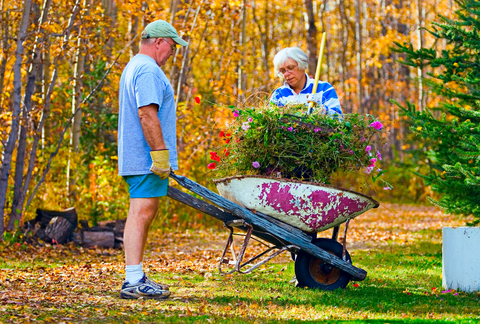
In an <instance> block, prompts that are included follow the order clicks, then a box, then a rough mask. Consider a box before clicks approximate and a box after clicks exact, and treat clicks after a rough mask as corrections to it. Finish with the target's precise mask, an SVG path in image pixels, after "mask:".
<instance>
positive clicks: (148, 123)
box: [118, 20, 188, 299]
mask: <svg viewBox="0 0 480 324" xmlns="http://www.w3.org/2000/svg"><path fill="white" fill-rule="evenodd" d="M177 44H178V45H181V46H186V45H187V44H188V43H187V42H185V41H184V40H182V39H181V38H180V37H179V36H178V33H177V31H176V30H175V28H174V27H173V26H172V25H170V24H169V23H167V22H165V21H163V20H157V21H155V22H152V23H151V24H149V25H147V26H146V27H145V30H144V31H143V32H142V40H141V44H140V51H139V53H138V54H137V55H135V56H134V57H133V58H132V59H131V60H130V62H129V63H128V64H127V66H126V67H125V69H124V71H123V73H122V77H121V79H120V89H119V95H120V100H119V101H120V107H119V120H118V169H119V174H120V175H121V176H123V177H124V179H125V181H126V182H127V184H128V186H129V193H130V208H129V211H128V217H127V223H126V225H125V232H124V233H125V234H124V247H125V264H126V266H125V277H126V278H125V281H124V283H123V286H122V289H121V292H120V297H121V298H128V299H135V298H140V297H143V298H154V299H165V298H168V296H169V295H170V291H169V288H168V286H166V285H163V284H159V283H156V282H153V281H151V280H149V279H148V278H147V277H146V275H145V273H144V272H143V268H142V261H143V253H144V250H145V243H146V241H147V234H148V229H149V227H150V225H151V223H152V221H153V219H154V218H155V215H156V214H157V211H158V206H159V199H158V197H161V196H165V195H166V194H167V188H168V176H169V174H170V169H171V168H172V169H174V170H176V169H178V166H177V149H176V141H177V139H176V108H175V100H174V94H173V89H172V86H171V85H170V82H169V81H168V79H167V77H166V76H165V73H164V72H163V71H162V69H161V68H160V67H161V66H163V65H164V64H165V62H166V61H167V60H168V59H169V58H170V56H171V55H172V54H173V53H174V51H175V47H176V45H177Z"/></svg>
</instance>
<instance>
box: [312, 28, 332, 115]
mask: <svg viewBox="0 0 480 324" xmlns="http://www.w3.org/2000/svg"><path fill="white" fill-rule="evenodd" d="M326 40H327V33H323V34H322V42H321V43H320V54H319V55H318V62H317V71H316V72H315V83H314V84H313V90H312V95H314V94H316V93H317V86H318V79H320V70H321V66H322V59H323V52H324V50H325V41H326ZM313 104H314V102H313V101H310V102H309V104H308V114H309V115H310V114H311V113H312V109H313Z"/></svg>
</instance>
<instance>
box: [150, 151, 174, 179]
mask: <svg viewBox="0 0 480 324" xmlns="http://www.w3.org/2000/svg"><path fill="white" fill-rule="evenodd" d="M150 156H151V157H152V166H151V167H150V171H152V172H153V173H155V174H156V175H158V176H159V177H160V179H162V180H164V179H167V178H168V176H169V175H170V168H171V166H170V155H169V154H168V150H159V151H150Z"/></svg>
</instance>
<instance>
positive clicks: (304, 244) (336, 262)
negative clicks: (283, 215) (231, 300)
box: [170, 173, 367, 280]
mask: <svg viewBox="0 0 480 324" xmlns="http://www.w3.org/2000/svg"><path fill="white" fill-rule="evenodd" d="M170 177H171V178H172V179H174V180H175V181H177V182H178V183H179V184H180V185H181V186H182V187H184V188H186V189H188V190H190V191H192V192H194V193H196V194H198V195H200V196H202V197H203V198H205V199H208V200H210V201H211V202H213V203H214V204H215V205H217V206H219V207H221V208H224V209H226V210H228V211H230V212H231V213H232V214H234V215H236V216H238V217H240V218H243V219H245V220H246V221H247V222H249V223H250V224H252V225H256V226H259V227H260V228H262V229H263V230H265V231H267V232H269V233H271V234H273V235H275V236H276V237H279V238H281V239H282V240H285V241H288V242H290V243H291V244H294V245H296V246H298V247H300V248H301V249H302V250H303V251H305V252H307V253H308V254H310V255H313V256H315V257H317V258H319V259H321V260H323V261H324V262H327V263H329V264H331V265H333V266H334V267H336V268H338V269H340V270H343V271H345V272H347V273H349V274H350V275H352V276H353V277H354V278H356V279H357V280H364V279H365V278H366V276H367V272H366V271H365V270H363V269H360V268H357V267H354V266H353V265H351V264H350V263H348V262H346V261H344V260H342V259H341V258H339V257H337V256H334V255H332V254H330V253H328V252H327V251H325V250H323V249H321V248H319V247H317V246H315V245H314V244H312V243H311V242H310V241H309V240H306V239H305V238H303V237H297V236H295V235H292V234H291V233H290V232H288V231H287V230H285V229H284V228H282V227H280V226H278V225H277V224H275V223H272V222H270V221H268V220H266V219H263V218H261V217H260V216H257V215H255V214H254V213H253V212H251V211H250V210H248V209H246V208H243V207H241V206H239V205H237V204H235V203H233V202H231V201H230V200H228V199H225V198H223V197H222V196H220V195H217V194H216V193H214V192H212V191H210V190H208V189H207V188H205V187H203V186H201V185H199V184H198V183H196V182H194V181H192V180H190V179H188V178H186V177H183V176H179V175H176V174H174V173H171V174H170Z"/></svg>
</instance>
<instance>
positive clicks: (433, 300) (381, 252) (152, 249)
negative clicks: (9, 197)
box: [0, 205, 480, 324]
mask: <svg viewBox="0 0 480 324" xmlns="http://www.w3.org/2000/svg"><path fill="white" fill-rule="evenodd" d="M385 207H386V208H379V209H378V210H374V211H370V212H368V213H367V214H365V215H362V216H360V217H358V218H357V219H355V221H353V222H352V223H351V230H350V231H349V234H348V242H349V245H348V246H349V251H350V254H351V256H352V260H353V264H354V265H355V266H357V267H360V268H363V269H365V270H366V271H367V272H368V276H367V279H366V280H364V281H361V282H350V284H349V285H348V286H347V288H346V289H339V290H335V291H333V292H329V291H319V290H309V289H302V288H296V287H294V285H293V284H292V283H290V280H291V279H292V278H293V276H294V270H293V268H294V264H293V262H291V260H290V258H289V255H288V254H287V253H284V254H282V256H280V257H279V258H277V259H275V260H274V262H270V263H268V264H267V265H266V266H263V267H261V268H260V269H258V270H256V271H254V272H253V273H252V274H249V275H241V274H232V275H227V276H222V275H220V274H218V271H217V270H216V268H217V263H216V260H217V259H218V257H219V256H220V255H221V251H220V250H221V246H222V244H223V242H224V241H225V240H226V233H225V232H223V231H218V230H198V231H191V230H190V231H183V232H181V231H178V232H165V231H159V230H155V231H153V232H152V240H151V243H150V244H149V248H148V251H147V257H146V261H145V262H144V265H145V269H146V272H147V274H148V275H149V276H150V278H152V279H155V280H158V281H162V282H165V283H167V284H170V285H171V288H170V289H171V290H172V291H173V294H172V297H171V298H170V299H169V300H167V301H154V300H134V301H131V300H121V299H119V298H118V292H119V288H120V286H121V282H122V280H123V253H122V252H121V251H118V250H102V249H92V250H84V249H82V248H79V247H74V246H43V247H30V246H23V245H20V246H18V245H11V246H8V245H5V244H3V245H0V323H24V322H34V321H35V322H47V323H51V322H55V323H60V322H64V323H80V322H81V323H84V322H85V323H117V322H118V323H124V322H128V323H130V322H132V323H135V322H136V323H276V322H285V323H297V322H298V323H300V322H302V323H305V322H306V323H318V322H324V323H392V324H393V323H480V295H479V294H478V293H470V294H466V293H462V292H455V291H448V292H447V291H444V289H443V288H442V287H441V284H442V278H441V275H442V254H441V250H442V246H441V228H442V227H443V226H461V225H462V224H463V221H464V220H462V219H458V218H455V217H453V216H449V215H444V214H443V213H441V212H440V211H438V210H437V209H435V208H430V207H418V206H405V205H386V206H385ZM322 234H323V235H324V236H328V235H329V234H330V233H329V232H326V233H322ZM259 249H260V245H254V246H252V252H255V251H258V250H259Z"/></svg>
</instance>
